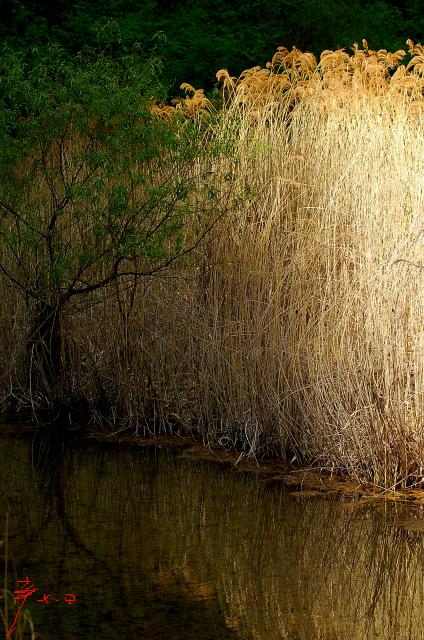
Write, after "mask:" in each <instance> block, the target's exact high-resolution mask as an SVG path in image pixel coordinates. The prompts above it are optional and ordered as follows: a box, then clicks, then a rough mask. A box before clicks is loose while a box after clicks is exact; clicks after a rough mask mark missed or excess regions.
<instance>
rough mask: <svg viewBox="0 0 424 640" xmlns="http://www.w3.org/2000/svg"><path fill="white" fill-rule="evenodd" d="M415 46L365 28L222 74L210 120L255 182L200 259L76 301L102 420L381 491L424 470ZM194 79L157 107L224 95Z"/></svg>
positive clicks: (77, 374)
mask: <svg viewBox="0 0 424 640" xmlns="http://www.w3.org/2000/svg"><path fill="white" fill-rule="evenodd" d="M407 44H408V47H409V56H410V59H409V62H408V63H407V64H406V65H405V66H404V65H403V63H402V61H403V60H404V59H405V57H406V55H407V54H405V52H404V51H396V52H394V53H391V52H387V51H385V50H379V51H373V50H371V49H369V48H368V45H367V43H366V42H365V41H363V48H362V49H360V48H359V47H358V46H357V45H355V47H354V49H353V53H352V54H351V55H349V54H348V53H347V52H345V51H343V50H339V51H324V52H323V53H322V54H321V57H320V61H319V62H318V61H317V60H316V59H315V57H314V56H313V55H312V54H309V53H303V52H301V51H299V50H298V49H295V48H294V49H293V50H292V51H288V50H287V49H285V48H280V49H279V50H278V51H277V53H276V54H275V55H274V57H273V58H272V60H271V62H270V63H268V64H267V65H266V67H265V68H260V67H254V68H253V69H249V70H246V71H245V72H243V73H242V74H241V75H240V77H239V78H232V77H230V75H229V74H228V72H227V71H226V70H220V71H219V72H218V74H217V77H218V79H219V81H220V82H221V85H222V94H223V107H222V111H221V113H220V114H219V115H220V119H219V120H218V124H217V119H216V118H214V119H213V123H212V119H211V124H210V127H211V129H213V132H214V134H215V135H216V136H218V138H219V139H220V140H225V139H226V137H228V136H229V135H231V136H234V135H237V136H238V149H237V157H236V158H235V160H236V169H235V175H234V176H233V178H232V179H233V180H235V182H236V183H237V190H238V192H239V193H242V192H243V193H244V197H243V198H240V205H239V207H238V209H237V210H236V211H232V212H231V214H230V215H228V216H227V218H226V219H225V220H224V221H222V223H221V224H220V225H219V227H217V228H215V229H214V230H213V233H212V234H210V235H209V236H208V239H207V241H205V242H204V243H203V244H202V246H201V247H199V248H198V250H197V251H196V252H195V253H194V254H193V256H192V260H191V261H190V263H186V264H185V265H181V264H179V265H178V266H175V267H174V269H173V270H172V272H169V273H167V275H166V278H163V279H158V280H154V279H146V280H144V281H141V280H140V281H139V282H138V284H136V283H133V284H132V283H131V282H129V283H128V288H127V289H126V290H125V291H121V293H120V294H119V295H118V296H116V295H115V294H114V292H113V291H112V290H111V289H108V291H107V292H102V299H103V302H101V303H100V305H99V304H96V305H91V304H88V303H87V304H85V305H83V306H82V307H81V308H78V309H77V308H75V309H74V310H73V312H72V313H71V314H70V318H69V324H68V327H69V334H70V340H71V342H72V349H71V352H70V355H69V362H68V363H67V371H68V376H69V379H70V380H71V381H72V385H71V386H73V388H74V389H75V391H78V393H79V394H80V396H81V397H84V398H86V399H87V401H88V403H89V405H90V406H91V407H92V408H95V410H94V414H95V415H97V416H98V418H99V419H104V418H105V417H106V418H107V419H108V420H110V421H111V423H113V424H117V423H122V422H124V423H125V424H135V425H138V426H139V427H140V429H141V430H143V431H144V432H149V433H158V432H161V431H167V430H176V429H177V428H178V429H181V430H187V429H194V430H195V431H196V432H200V433H201V434H202V436H203V438H204V440H205V441H206V442H208V443H213V444H221V445H224V446H231V447H233V446H235V447H241V448H243V449H244V450H245V451H246V452H248V453H249V454H250V455H252V456H260V455H263V454H269V453H272V454H274V455H278V456H281V457H282V458H284V459H286V460H293V461H296V462H297V463H299V464H307V465H310V466H312V467H314V468H321V469H327V470H338V471H342V472H344V473H349V474H350V475H352V476H354V477H356V478H358V479H359V480H372V481H373V482H375V483H376V484H378V485H381V486H384V487H386V488H387V487H394V488H396V487H400V486H406V485H412V484H414V483H420V482H421V481H422V478H423V469H424V457H423V450H424V449H423V446H424V402H423V400H424V340H423V338H424V336H423V326H424V302H423V301H424V280H423V275H424V272H423V269H424V255H423V243H422V241H423V230H424V226H423V225H424V220H423V205H424V183H423V181H422V177H421V172H420V165H421V159H422V157H423V155H424V134H423V118H424V115H423V112H422V106H423V104H424V99H423V88H424V47H422V46H421V45H415V44H414V43H412V42H411V41H408V42H407ZM185 90H186V91H187V93H188V97H187V98H186V99H185V100H184V101H180V102H179V104H178V105H176V106H174V107H166V109H165V107H163V106H162V107H161V106H159V107H158V108H157V114H158V115H159V116H161V117H165V118H171V117H172V114H173V113H174V112H175V110H177V111H178V110H179V111H180V112H181V113H183V114H184V115H186V116H188V117H189V118H191V119H193V118H197V117H199V116H201V115H202V113H204V112H205V110H206V111H210V110H211V109H212V107H211V105H210V103H208V102H207V99H206V98H205V96H204V94H203V93H202V92H199V91H196V90H195V89H194V88H193V87H190V86H189V85H185ZM205 126H208V125H205ZM210 139H212V136H210V137H209V138H208V137H207V136H206V137H205V140H208V141H209V140H210ZM225 171H226V167H221V169H220V171H219V172H217V175H220V176H221V177H222V178H223V181H222V183H219V184H217V185H216V189H217V191H218V193H221V194H222V193H224V192H225V189H227V187H226V186H225V184H224V176H225ZM233 171H234V168H233ZM203 197H204V195H203V194H202V191H201V185H200V186H199V190H198V196H197V206H198V207H199V210H201V209H202V198H203ZM5 295H6V293H5ZM7 295H8V296H9V297H10V296H11V295H12V294H11V293H7ZM89 302H90V301H89ZM16 322H18V324H19V323H22V322H23V321H22V319H21V318H20V317H16V319H15V320H14V321H12V320H10V319H9V320H8V321H7V322H6V319H5V321H4V322H3V323H2V332H3V333H5V332H6V333H7V332H9V333H10V332H11V331H12V329H13V331H14V332H15V335H18V331H17V329H16V326H15V324H16ZM19 326H21V325H19ZM8 349H11V352H12V351H13V346H12V345H11V344H10V343H9V344H5V343H4V344H3V346H2V357H3V358H5V359H6V360H7V359H9V360H10V361H11V362H14V361H15V360H16V358H15V360H13V358H14V357H15V356H13V354H12V355H11V356H10V357H9V356H8V353H9V351H8ZM11 375H12V374H11ZM12 377H13V376H12ZM105 406H108V413H107V415H106V416H105V412H104V411H103V412H102V408H104V407H105ZM141 425H143V426H141Z"/></svg>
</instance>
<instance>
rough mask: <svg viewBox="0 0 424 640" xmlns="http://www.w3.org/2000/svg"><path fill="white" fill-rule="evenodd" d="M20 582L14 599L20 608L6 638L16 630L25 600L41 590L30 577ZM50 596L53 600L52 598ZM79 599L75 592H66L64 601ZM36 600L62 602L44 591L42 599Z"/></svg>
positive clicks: (18, 581) (14, 593)
mask: <svg viewBox="0 0 424 640" xmlns="http://www.w3.org/2000/svg"><path fill="white" fill-rule="evenodd" d="M17 583H18V584H21V585H22V586H21V587H20V588H18V589H15V591H14V592H13V599H14V600H15V602H19V603H20V604H19V607H18V610H17V612H16V614H15V618H14V620H13V622H12V625H11V627H10V629H9V631H8V632H7V635H6V638H10V637H11V635H12V633H13V632H14V631H15V630H16V624H17V622H18V618H19V614H20V613H21V610H22V607H23V606H24V604H25V602H26V601H27V600H28V598H29V597H30V596H32V595H33V594H34V593H35V592H36V591H39V588H38V587H36V586H35V584H34V582H33V581H32V580H31V579H30V578H28V577H27V578H25V580H17ZM50 598H51V599H52V600H50ZM76 601H77V597H76V595H75V594H74V593H64V594H63V602H66V604H74V603H75V602H76ZM36 602H42V603H43V604H51V603H52V602H61V600H60V599H59V598H53V596H52V594H51V593H44V594H43V597H42V599H41V600H36Z"/></svg>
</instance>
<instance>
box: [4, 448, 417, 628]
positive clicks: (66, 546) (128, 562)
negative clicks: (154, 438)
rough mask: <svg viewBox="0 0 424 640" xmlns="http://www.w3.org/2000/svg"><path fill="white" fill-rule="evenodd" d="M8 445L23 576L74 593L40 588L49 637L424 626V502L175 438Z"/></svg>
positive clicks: (7, 486) (14, 548)
mask: <svg viewBox="0 0 424 640" xmlns="http://www.w3.org/2000/svg"><path fill="white" fill-rule="evenodd" d="M0 461H1V464H0V491H1V490H3V491H6V492H12V491H15V492H18V497H13V498H10V499H9V500H8V501H6V500H5V499H1V500H0V526H2V525H3V520H4V515H5V513H6V511H7V510H9V512H10V530H11V535H10V548H11V553H12V554H13V557H14V560H15V563H16V577H18V578H19V577H25V576H26V575H31V577H32V578H33V579H35V581H36V582H37V584H38V585H39V587H40V590H42V591H43V592H48V593H52V594H61V593H65V592H72V593H76V594H77V597H78V602H77V603H76V604H75V605H73V606H68V607H67V608H65V607H66V605H63V604H62V605H55V606H54V605H51V606H44V605H41V604H36V603H31V601H30V608H31V609H30V610H31V615H32V616H33V618H34V620H35V624H36V628H38V629H39V631H40V632H42V633H43V635H44V637H45V638H46V639H47V640H50V639H55V638H58V637H60V638H62V639H63V640H68V638H69V639H71V638H72V640H75V639H79V638H84V639H86V638H88V639H91V638H92V639H101V640H108V639H109V638H110V639H111V640H112V639H114V638H117V637H121V636H122V637H125V638H128V639H131V638H134V639H136V638H137V639H140V638H143V639H146V640H148V639H153V638H155V639H156V638H176V639H179V638H181V640H182V639H183V638H184V639H190V638H193V639H194V638H196V639H199V640H202V639H214V638H239V639H248V638H254V639H258V640H259V639H261V640H273V639H281V638H287V639H290V640H295V639H299V640H309V639H311V640H312V639H315V638H316V639H318V638H321V639H325V640H330V639H336V638H337V639H338V640H341V639H346V640H347V639H352V640H356V639H358V640H364V639H368V638H369V639H372V638H381V639H387V640H389V639H390V640H393V639H394V638H396V639H398V640H403V639H405V640H406V639H410V640H419V639H420V638H424V630H423V629H424V625H423V619H424V618H423V613H424V606H423V602H424V599H423V596H424V593H423V592H424V585H423V568H424V566H423V565H424V553H423V552H424V549H423V540H422V530H423V528H424V527H422V520H423V521H424V513H423V512H422V511H421V510H420V509H419V508H416V509H415V511H413V512H411V511H409V512H406V511H405V512H403V511H402V509H404V508H403V507H402V508H401V507H399V506H398V507H393V506H390V507H389V506H387V507H384V506H381V505H380V506H377V505H374V506H373V507H369V506H364V505H363V503H360V502H359V503H358V502H347V501H335V500H325V499H323V498H317V497H303V498H299V497H297V498H296V497H293V496H291V495H290V494H289V493H288V492H287V491H286V490H284V489H283V488H282V487H280V486H278V485H272V484H265V483H263V482H261V481H260V480H259V479H257V478H252V477H249V476H246V475H238V474H236V473H235V472H234V471H232V470H227V469H226V468H225V467H222V466H219V465H213V464H208V463H205V462H202V463H196V462H193V461H188V460H184V459H181V458H178V457H177V456H176V454H175V453H173V452H172V451H169V450H165V449H161V450H159V449H153V448H152V449H139V450H134V449H126V450H123V449H120V450H116V449H113V448H110V449H107V448H101V449H99V448H98V447H96V448H95V447H92V448H91V447H85V448H83V447H81V446H79V447H78V446H75V445H73V444H72V442H71V441H64V440H60V441H59V442H58V441H54V440H53V439H52V438H50V439H49V440H40V439H38V436H37V437H34V439H33V440H31V441H30V440H26V441H23V440H20V441H17V440H14V439H12V438H10V437H6V436H1V438H0ZM421 518H422V520H421ZM396 522H399V523H400V525H401V526H398V525H395V524H394V523H396Z"/></svg>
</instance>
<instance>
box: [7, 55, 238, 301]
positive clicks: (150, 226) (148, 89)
mask: <svg viewBox="0 0 424 640" xmlns="http://www.w3.org/2000/svg"><path fill="white" fill-rule="evenodd" d="M0 77H1V82H0V123H1V127H0V129H1V130H0V149H1V154H0V171H1V174H2V176H3V179H2V182H1V184H0V238H1V242H0V272H1V273H2V275H3V277H4V278H6V280H7V282H8V283H9V284H12V285H13V286H15V287H17V288H18V289H19V290H20V291H21V292H22V293H24V294H25V295H26V296H27V297H29V298H32V299H35V300H37V301H40V300H45V301H46V302H47V303H48V304H49V305H51V306H54V305H55V304H57V303H58V301H62V302H66V301H68V300H70V299H71V298H72V297H74V296H81V295H83V294H88V293H91V292H93V291H95V290H97V289H99V288H101V287H104V286H107V285H108V284H110V283H112V282H115V281H118V282H122V281H125V278H127V277H130V276H131V277H133V276H146V277H147V276H151V275H153V274H155V273H158V272H161V271H163V270H165V269H166V268H168V267H169V266H170V265H171V264H172V263H174V262H175V261H176V260H179V259H182V258H183V257H184V256H185V255H187V254H188V253H189V252H191V251H192V250H193V249H194V248H195V247H196V246H197V245H198V243H199V242H200V241H201V239H202V238H203V236H204V235H205V234H206V233H208V231H209V230H210V229H211V228H212V227H213V226H214V225H215V223H216V222H217V221H218V220H219V218H220V217H221V216H222V215H223V213H224V212H225V211H226V209H227V208H228V206H229V200H228V198H227V199H225V198H222V197H221V196H219V195H218V194H215V191H214V189H215V185H214V181H216V177H215V172H214V171H213V170H211V167H212V166H213V164H212V163H213V162H215V161H216V160H217V159H218V158H219V157H221V156H222V154H223V153H224V151H225V153H227V154H228V151H229V149H228V148H227V145H228V141H226V147H225V149H224V147H223V146H222V147H220V145H216V144H210V145H209V144H207V141H206V139H205V135H206V133H205V131H204V130H203V128H202V126H201V125H200V124H199V123H197V122H190V121H187V120H185V119H184V118H182V117H181V116H179V117H178V116H177V115H176V117H175V118H174V119H172V120H165V119H162V118H158V117H157V116H154V115H152V113H151V109H150V107H151V105H152V102H153V101H155V100H158V99H160V98H163V96H164V90H163V87H162V85H161V84H160V83H159V81H158V65H157V62H156V60H154V59H153V60H152V59H149V60H147V61H144V62H143V61H142V58H141V57H140V55H139V52H138V51H134V52H132V53H127V54H126V55H125V56H122V57H121V58H116V59H113V58H112V57H110V56H105V55H103V54H102V55H98V56H97V57H93V56H92V55H91V56H90V57H89V58H87V57H86V56H84V55H83V54H80V55H79V56H77V57H75V58H73V59H71V58H69V57H68V56H66V55H65V54H64V53H63V51H62V50H61V49H60V48H59V47H57V46H53V47H50V48H48V49H45V50H41V52H37V51H34V52H33V53H32V56H31V57H30V56H28V55H26V54H24V53H21V54H17V53H16V52H13V51H11V50H10V49H8V48H5V49H4V50H3V52H2V55H1V57H0ZM228 162H231V161H230V160H228ZM202 190H203V191H204V190H206V192H207V197H204V198H203V197H202V198H199V197H198V195H199V194H200V193H201V192H202ZM227 192H229V190H228V189H227ZM212 195H213V197H212Z"/></svg>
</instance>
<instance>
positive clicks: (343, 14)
mask: <svg viewBox="0 0 424 640" xmlns="http://www.w3.org/2000/svg"><path fill="white" fill-rule="evenodd" d="M423 33H424V15H423V13H422V3H421V0H409V1H408V2H399V1H398V0H369V1H364V0H275V1H274V2H272V3H270V2H267V3H265V2H263V1H259V0H246V2H243V3H230V2H224V1H223V0H217V1H216V2H213V3H210V2H208V1H207V0H191V1H190V2H188V1H183V2H177V1H176V0H168V1H165V0H132V1H124V0H102V1H101V2H100V0H79V1H78V2H75V3H72V4H70V3H67V2H65V1H64V0H55V1H54V2H53V1H51V0H31V2H29V1H27V2H24V1H23V0H4V2H2V3H1V8H0V37H1V38H2V39H3V40H6V41H7V42H8V43H9V44H13V45H14V46H17V47H19V48H31V47H34V46H41V45H42V44H43V43H45V42H46V40H50V41H51V40H56V41H57V42H58V43H59V44H60V45H61V46H62V47H64V48H65V49H66V50H67V51H69V52H70V53H76V52H77V51H79V50H81V49H83V48H84V47H87V46H88V47H94V46H99V45H100V46H101V47H103V48H106V49H108V48H109V52H110V54H111V55H113V54H114V53H119V52H118V51H117V49H119V48H120V47H123V48H125V47H129V46H131V45H132V44H134V43H135V42H138V43H140V45H141V47H142V48H143V49H144V50H145V52H146V53H148V52H149V51H151V50H152V48H156V50H157V52H158V53H159V54H160V55H161V56H162V57H163V60H164V64H165V76H166V77H167V79H168V80H169V82H170V85H171V87H172V92H174V93H175V92H176V91H177V89H178V86H179V85H180V84H181V82H184V81H185V82H190V83H191V84H193V85H195V86H198V87H203V88H206V89H210V88H212V87H213V85H214V82H215V78H214V74H215V72H216V71H217V70H218V69H219V68H222V67H226V68H229V70H230V72H231V73H232V74H239V73H240V72H241V71H242V70H243V69H245V68H247V67H249V66H253V65H256V64H264V63H266V62H267V60H268V59H269V58H270V57H271V55H272V53H273V51H274V50H275V48H276V47H277V46H278V45H281V44H284V45H285V46H288V47H290V46H292V45H296V46H297V47H299V48H301V49H303V50H310V51H313V52H314V53H316V54H319V53H320V51H322V50H324V49H329V48H337V47H346V48H349V47H351V46H352V44H353V42H354V41H358V42H360V41H361V39H362V38H363V37H365V38H367V40H368V42H369V44H370V46H371V47H372V48H386V49H392V50H394V49H398V48H399V47H404V45H405V40H406V38H408V37H410V38H412V39H413V40H415V41H420V40H422V39H423Z"/></svg>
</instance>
